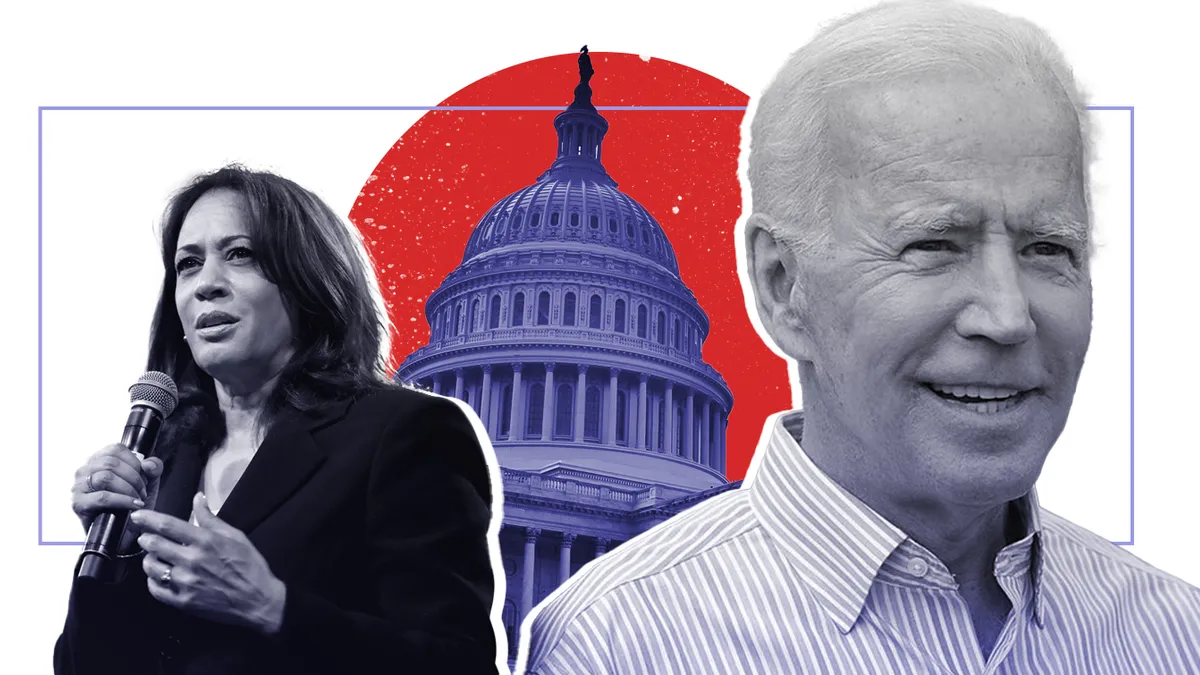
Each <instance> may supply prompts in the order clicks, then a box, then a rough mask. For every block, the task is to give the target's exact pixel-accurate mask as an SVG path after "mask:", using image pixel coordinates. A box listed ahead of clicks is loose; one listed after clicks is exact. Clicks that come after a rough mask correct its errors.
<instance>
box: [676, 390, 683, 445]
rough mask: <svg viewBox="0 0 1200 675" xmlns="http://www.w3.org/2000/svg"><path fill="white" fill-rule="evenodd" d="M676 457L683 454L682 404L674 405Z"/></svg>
mask: <svg viewBox="0 0 1200 675" xmlns="http://www.w3.org/2000/svg"><path fill="white" fill-rule="evenodd" d="M674 452H675V454H676V455H682V454H683V404H682V403H676V404H675V450H674Z"/></svg>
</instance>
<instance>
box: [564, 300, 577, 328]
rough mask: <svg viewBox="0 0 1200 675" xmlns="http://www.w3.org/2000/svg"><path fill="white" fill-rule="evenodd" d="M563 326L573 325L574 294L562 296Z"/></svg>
mask: <svg viewBox="0 0 1200 675" xmlns="http://www.w3.org/2000/svg"><path fill="white" fill-rule="evenodd" d="M562 323H563V325H564V326H574V325H575V294H574V293H571V292H568V293H567V294H566V295H564V296H563V319H562Z"/></svg>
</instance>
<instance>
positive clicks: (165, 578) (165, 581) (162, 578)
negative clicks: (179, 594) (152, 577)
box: [158, 567, 171, 586]
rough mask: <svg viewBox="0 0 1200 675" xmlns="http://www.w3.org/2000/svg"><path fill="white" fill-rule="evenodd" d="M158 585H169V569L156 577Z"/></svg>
mask: <svg viewBox="0 0 1200 675" xmlns="http://www.w3.org/2000/svg"><path fill="white" fill-rule="evenodd" d="M158 583H160V584H162V585H163V586H170V585H171V568H170V567H168V568H167V569H166V570H164V571H163V573H162V574H160V575H158Z"/></svg>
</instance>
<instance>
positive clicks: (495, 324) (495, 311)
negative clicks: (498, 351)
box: [488, 295, 500, 330]
mask: <svg viewBox="0 0 1200 675" xmlns="http://www.w3.org/2000/svg"><path fill="white" fill-rule="evenodd" d="M499 327H500V296H499V295H493V296H492V304H491V306H490V307H488V329H489V330H491V329H493V328H499Z"/></svg>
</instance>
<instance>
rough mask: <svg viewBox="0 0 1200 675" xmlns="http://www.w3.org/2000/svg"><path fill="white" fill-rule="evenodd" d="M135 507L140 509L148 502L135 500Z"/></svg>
mask: <svg viewBox="0 0 1200 675" xmlns="http://www.w3.org/2000/svg"><path fill="white" fill-rule="evenodd" d="M133 505H134V506H136V507H138V508H139V509H140V508H142V507H144V506H145V505H146V502H144V501H142V500H140V499H135V500H133Z"/></svg>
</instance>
